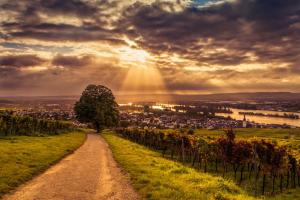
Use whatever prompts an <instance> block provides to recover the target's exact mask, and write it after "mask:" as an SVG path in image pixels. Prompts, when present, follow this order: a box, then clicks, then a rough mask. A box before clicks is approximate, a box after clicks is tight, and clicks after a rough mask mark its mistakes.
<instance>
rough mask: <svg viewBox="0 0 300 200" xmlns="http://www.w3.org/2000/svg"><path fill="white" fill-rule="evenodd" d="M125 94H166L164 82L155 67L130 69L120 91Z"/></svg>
mask: <svg viewBox="0 0 300 200" xmlns="http://www.w3.org/2000/svg"><path fill="white" fill-rule="evenodd" d="M120 91H121V92H126V93H127V94H168V90H167V88H166V86H165V82H164V80H163V78H162V76H161V74H160V72H159V70H158V69H157V68H156V67H152V66H146V67H131V68H129V70H128V73H127V76H126V78H125V80H124V82H123V85H122V87H121V89H120Z"/></svg>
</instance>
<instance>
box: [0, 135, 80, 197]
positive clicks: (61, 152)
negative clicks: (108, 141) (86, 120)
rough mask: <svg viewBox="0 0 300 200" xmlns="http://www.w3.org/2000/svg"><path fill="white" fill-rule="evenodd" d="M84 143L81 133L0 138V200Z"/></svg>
mask: <svg viewBox="0 0 300 200" xmlns="http://www.w3.org/2000/svg"><path fill="white" fill-rule="evenodd" d="M84 140H85V134H84V133H83V132H72V133H68V134H61V135H57V136H44V137H28V136H14V137H2V138H0V197H1V196H2V195H3V194H4V193H7V192H9V191H10V190H12V189H14V188H15V187H16V186H18V185H20V184H21V183H24V182H25V181H27V180H29V179H31V178H32V177H33V176H35V175H37V174H39V173H41V172H42V171H44V170H45V169H47V168H48V167H49V166H50V165H51V164H54V163H56V162H57V161H59V160H60V159H61V158H63V157H64V156H66V155H67V154H70V153H72V152H73V151H74V150H75V149H77V148H78V147H79V146H80V145H81V144H82V143H83V142H84Z"/></svg>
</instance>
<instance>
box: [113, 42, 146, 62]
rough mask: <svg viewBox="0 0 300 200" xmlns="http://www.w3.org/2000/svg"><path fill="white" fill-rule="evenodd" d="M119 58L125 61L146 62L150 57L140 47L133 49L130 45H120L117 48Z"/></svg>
mask: <svg viewBox="0 0 300 200" xmlns="http://www.w3.org/2000/svg"><path fill="white" fill-rule="evenodd" d="M119 54H120V59H121V60H122V61H125V62H139V63H146V61H147V60H148V59H149V58H150V55H149V53H148V52H146V51H144V50H141V49H134V48H130V47H127V46H126V47H122V48H120V49H119Z"/></svg>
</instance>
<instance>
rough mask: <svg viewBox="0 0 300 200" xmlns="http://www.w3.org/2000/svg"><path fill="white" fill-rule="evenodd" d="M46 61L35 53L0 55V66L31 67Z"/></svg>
mask: <svg viewBox="0 0 300 200" xmlns="http://www.w3.org/2000/svg"><path fill="white" fill-rule="evenodd" d="M45 62H46V60H45V59H43V58H40V57H38V56H37V55H7V56H0V66H3V67H7V68H9V67H16V68H19V67H32V66H39V65H42V64H44V63H45Z"/></svg>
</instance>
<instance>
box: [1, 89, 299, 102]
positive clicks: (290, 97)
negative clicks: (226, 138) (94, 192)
mask: <svg viewBox="0 0 300 200" xmlns="http://www.w3.org/2000/svg"><path fill="white" fill-rule="evenodd" d="M79 97H80V96H79V95H72V96H36V97H32V96H31V97H21V96H20V97H5V98H2V99H1V98H0V103H1V102H2V103H11V102H20V101H21V102H24V101H40V102H49V103H50V102H51V103H54V102H75V101H77V100H78V99H79ZM116 99H117V101H118V102H119V103H127V102H188V101H256V102H257V101H300V93H291V92H255V93H219V94H199V95H180V94H135V95H116Z"/></svg>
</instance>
